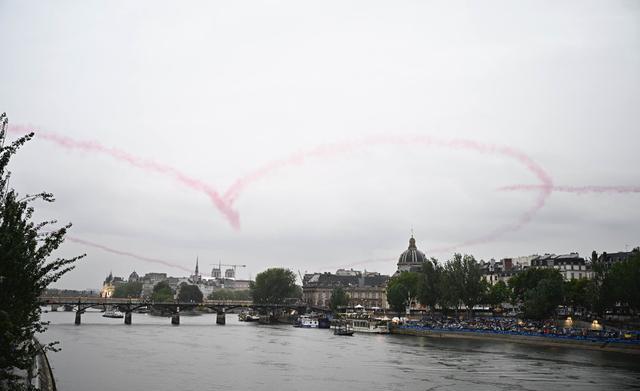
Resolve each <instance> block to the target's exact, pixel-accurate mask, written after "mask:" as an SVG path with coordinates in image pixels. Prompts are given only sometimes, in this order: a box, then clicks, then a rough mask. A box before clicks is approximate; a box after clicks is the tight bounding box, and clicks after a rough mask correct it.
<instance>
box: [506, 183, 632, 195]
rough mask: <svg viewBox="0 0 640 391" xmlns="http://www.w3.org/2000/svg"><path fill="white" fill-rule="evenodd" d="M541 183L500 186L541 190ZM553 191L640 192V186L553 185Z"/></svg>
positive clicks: (508, 188)
mask: <svg viewBox="0 0 640 391" xmlns="http://www.w3.org/2000/svg"><path fill="white" fill-rule="evenodd" d="M541 187H542V186H541V185H512V186H503V187H500V188H498V190H502V191H519V190H540V188H541ZM551 191H558V192H563V193H573V194H588V193H621V194H625V193H640V186H552V187H551Z"/></svg>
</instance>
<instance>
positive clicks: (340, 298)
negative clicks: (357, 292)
mask: <svg viewBox="0 0 640 391" xmlns="http://www.w3.org/2000/svg"><path fill="white" fill-rule="evenodd" d="M347 304H349V296H348V295H347V293H346V292H345V291H344V289H342V287H341V286H339V287H337V288H333V290H332V291H331V299H330V300H329V308H331V311H333V312H337V311H338V308H339V307H344V306H346V305H347Z"/></svg>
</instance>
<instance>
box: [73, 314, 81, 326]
mask: <svg viewBox="0 0 640 391" xmlns="http://www.w3.org/2000/svg"><path fill="white" fill-rule="evenodd" d="M81 318H82V311H80V310H78V311H76V322H75V323H76V326H80V321H81Z"/></svg>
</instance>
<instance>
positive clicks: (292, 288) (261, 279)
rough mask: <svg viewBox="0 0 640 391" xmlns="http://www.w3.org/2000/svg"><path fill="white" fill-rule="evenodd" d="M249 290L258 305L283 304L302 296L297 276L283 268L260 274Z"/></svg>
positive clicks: (268, 270)
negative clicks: (297, 283) (287, 300)
mask: <svg viewBox="0 0 640 391" xmlns="http://www.w3.org/2000/svg"><path fill="white" fill-rule="evenodd" d="M249 288H250V290H251V297H252V298H253V302H254V303H256V304H283V303H284V302H285V301H286V299H290V298H299V297H300V295H301V289H300V288H299V287H298V286H297V285H296V275H295V274H294V273H293V272H292V271H291V270H288V269H282V268H272V269H267V270H265V271H263V272H262V273H258V275H257V276H256V280H255V281H251V283H250V285H249Z"/></svg>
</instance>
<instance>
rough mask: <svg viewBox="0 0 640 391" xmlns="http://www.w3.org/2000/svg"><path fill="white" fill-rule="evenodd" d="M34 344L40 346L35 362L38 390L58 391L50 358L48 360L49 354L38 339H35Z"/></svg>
mask: <svg viewBox="0 0 640 391" xmlns="http://www.w3.org/2000/svg"><path fill="white" fill-rule="evenodd" d="M34 342H35V343H36V346H38V354H37V355H36V362H35V367H36V370H37V372H36V373H37V374H38V375H37V377H36V379H35V380H36V382H37V385H36V388H37V389H38V390H42V391H56V390H57V388H56V381H55V378H54V377H53V370H52V369H51V364H50V363H49V358H47V353H46V352H45V350H44V349H43V347H42V345H41V344H40V342H39V341H38V340H37V339H35V338H34Z"/></svg>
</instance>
